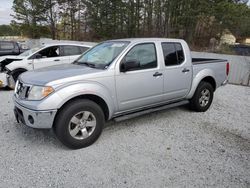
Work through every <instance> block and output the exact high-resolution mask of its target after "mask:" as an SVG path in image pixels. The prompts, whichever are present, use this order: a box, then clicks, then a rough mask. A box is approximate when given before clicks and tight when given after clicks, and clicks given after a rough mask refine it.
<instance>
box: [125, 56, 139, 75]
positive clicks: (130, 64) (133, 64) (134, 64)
mask: <svg viewBox="0 0 250 188" xmlns="http://www.w3.org/2000/svg"><path fill="white" fill-rule="evenodd" d="M139 67H140V62H139V61H138V60H136V59H131V60H127V61H124V62H122V64H121V67H120V70H121V72H127V71H129V70H134V69H137V68H139Z"/></svg>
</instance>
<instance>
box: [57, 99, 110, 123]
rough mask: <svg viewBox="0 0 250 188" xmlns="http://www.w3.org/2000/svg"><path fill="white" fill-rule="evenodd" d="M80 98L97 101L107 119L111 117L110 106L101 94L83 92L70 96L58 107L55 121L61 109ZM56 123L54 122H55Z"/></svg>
mask: <svg viewBox="0 0 250 188" xmlns="http://www.w3.org/2000/svg"><path fill="white" fill-rule="evenodd" d="M80 99H88V100H91V101H93V102H95V103H96V104H97V105H99V106H100V107H101V109H102V111H103V113H104V117H105V120H106V121H107V120H108V119H109V115H110V112H109V107H108V105H107V103H106V101H105V100H104V99H103V98H101V97H100V96H98V95H94V94H82V95H78V96H74V97H72V98H70V99H69V100H67V101H66V102H64V103H63V104H62V105H61V107H60V108H59V109H58V111H57V113H56V116H55V118H54V122H55V120H56V118H57V116H58V114H59V113H60V111H61V110H62V109H63V108H64V107H65V106H66V105H67V104H69V103H71V102H73V101H75V100H80ZM53 125H54V123H53Z"/></svg>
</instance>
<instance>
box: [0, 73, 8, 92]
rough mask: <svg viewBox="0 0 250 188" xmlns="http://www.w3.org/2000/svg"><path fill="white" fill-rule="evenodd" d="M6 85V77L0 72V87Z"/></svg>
mask: <svg viewBox="0 0 250 188" xmlns="http://www.w3.org/2000/svg"><path fill="white" fill-rule="evenodd" d="M6 86H8V79H7V74H6V73H3V72H2V73H0V88H2V87H6Z"/></svg>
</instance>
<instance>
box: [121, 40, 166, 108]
mask: <svg viewBox="0 0 250 188" xmlns="http://www.w3.org/2000/svg"><path fill="white" fill-rule="evenodd" d="M130 60H133V61H137V62H139V64H140V67H139V68H137V69H135V70H129V71H127V72H121V70H120V67H119V73H118V74H117V75H116V91H117V101H118V108H119V111H126V110H131V109H135V108H139V107H143V106H147V105H151V104H155V103H158V102H161V101H162V94H163V75H162V74H161V73H160V71H159V63H158V61H157V53H156V47H155V43H142V44H137V45H135V46H134V47H132V48H131V49H130V51H129V52H128V53H127V54H126V55H125V56H124V58H123V60H122V62H123V61H125V62H128V61H130ZM122 62H120V64H121V63H122ZM119 66H120V65H119Z"/></svg>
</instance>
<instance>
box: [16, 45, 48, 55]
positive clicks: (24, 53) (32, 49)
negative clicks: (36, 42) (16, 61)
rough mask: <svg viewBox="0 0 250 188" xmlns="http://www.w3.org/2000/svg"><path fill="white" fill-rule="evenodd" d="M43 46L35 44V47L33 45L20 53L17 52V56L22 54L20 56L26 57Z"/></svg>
mask: <svg viewBox="0 0 250 188" xmlns="http://www.w3.org/2000/svg"><path fill="white" fill-rule="evenodd" d="M43 47H44V46H37V47H34V48H31V49H30V50H27V51H25V52H23V53H21V54H19V56H22V57H27V56H29V55H31V54H33V53H34V52H36V51H37V50H39V49H41V48H43Z"/></svg>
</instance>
